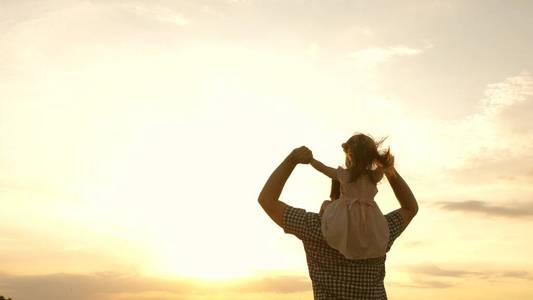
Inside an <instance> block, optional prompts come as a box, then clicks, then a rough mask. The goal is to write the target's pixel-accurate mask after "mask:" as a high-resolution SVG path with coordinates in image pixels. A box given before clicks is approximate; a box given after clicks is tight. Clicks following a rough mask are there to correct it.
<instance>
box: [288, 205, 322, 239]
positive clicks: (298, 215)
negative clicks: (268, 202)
mask: <svg viewBox="0 0 533 300" xmlns="http://www.w3.org/2000/svg"><path fill="white" fill-rule="evenodd" d="M283 231H285V233H288V234H293V235H295V236H296V237H297V238H299V239H300V240H306V239H310V238H314V237H317V236H320V235H321V231H320V216H319V215H318V214H317V213H312V212H306V211H305V210H303V209H301V208H294V207H292V206H289V207H287V209H285V212H284V214H283Z"/></svg>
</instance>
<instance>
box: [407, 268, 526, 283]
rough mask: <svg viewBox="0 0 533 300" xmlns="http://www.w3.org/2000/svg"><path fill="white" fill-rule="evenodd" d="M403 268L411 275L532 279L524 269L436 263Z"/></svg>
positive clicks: (451, 277)
mask: <svg viewBox="0 0 533 300" xmlns="http://www.w3.org/2000/svg"><path fill="white" fill-rule="evenodd" d="M405 270H406V271H407V272H408V273H409V274H411V275H425V276H430V277H440V278H449V279H453V278H482V279H487V278H513V279H526V280H533V277H532V276H531V274H530V273H529V272H528V271H524V270H512V271H509V270H485V269H477V270H474V271H473V270H465V269H452V268H441V267H439V266H436V265H429V264H421V265H414V266H408V267H405Z"/></svg>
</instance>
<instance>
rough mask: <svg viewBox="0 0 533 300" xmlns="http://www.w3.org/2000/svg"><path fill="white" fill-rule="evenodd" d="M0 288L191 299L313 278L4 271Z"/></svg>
mask: <svg viewBox="0 0 533 300" xmlns="http://www.w3.org/2000/svg"><path fill="white" fill-rule="evenodd" d="M0 288H1V289H2V291H3V292H4V293H5V296H9V297H12V298H13V299H17V300H18V299H22V300H24V299H43V300H72V299H77V300H86V299H87V300H89V299H95V298H96V299H101V300H115V299H119V298H120V297H122V296H123V295H128V299H148V298H149V299H151V297H153V295H164V297H163V296H158V297H156V298H157V299H184V298H185V299H190V298H193V297H194V296H198V295H203V294H205V293H206V292H208V293H219V294H228V295H229V294H235V293H237V294H246V293H282V294H285V293H294V292H302V291H311V282H310V280H309V279H308V278H307V277H303V276H273V277H261V278H255V279H249V280H241V281H235V282H233V283H217V282H201V281H193V280H187V279H173V280H169V279H161V278H152V277H146V276H140V275H136V274H124V273H117V272H98V273H92V274H48V275H10V274H6V273H0ZM120 299H121V298H120Z"/></svg>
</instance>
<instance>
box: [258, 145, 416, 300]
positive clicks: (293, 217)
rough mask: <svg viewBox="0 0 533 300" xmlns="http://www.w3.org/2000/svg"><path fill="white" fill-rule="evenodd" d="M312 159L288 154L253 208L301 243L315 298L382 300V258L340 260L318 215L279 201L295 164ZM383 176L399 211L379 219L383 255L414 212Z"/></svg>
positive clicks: (396, 182)
mask: <svg viewBox="0 0 533 300" xmlns="http://www.w3.org/2000/svg"><path fill="white" fill-rule="evenodd" d="M312 158H313V154H312V153H311V151H310V150H309V149H307V148H306V147H304V146H302V147H300V148H296V149H294V150H293V151H292V152H291V153H290V154H289V156H287V158H285V160H283V162H282V163H281V164H280V165H279V166H278V168H276V170H274V172H273V173H272V175H270V178H268V181H267V182H266V183H265V186H264V187H263V190H261V193H260V194H259V199H258V200H259V203H260V204H261V206H262V207H263V209H264V210H265V212H266V213H267V214H268V216H269V217H270V218H271V219H272V220H273V221H274V222H275V223H276V224H278V225H279V226H280V227H281V228H283V230H284V231H285V232H286V233H289V234H293V235H295V236H296V237H297V238H299V239H300V240H302V242H303V245H304V250H305V253H306V258H307V266H308V268H309V275H310V277H311V282H312V284H313V294H314V298H315V299H361V300H366V299H380V300H384V299H387V294H386V292H385V286H384V284H383V280H384V278H385V259H386V256H383V257H378V258H369V259H362V260H349V259H346V258H345V257H344V256H343V255H342V254H340V253H339V252H338V251H337V250H335V249H333V248H331V247H330V246H329V245H328V244H327V243H326V241H325V240H324V238H323V236H322V232H321V230H320V215H319V214H316V213H311V212H306V211H305V210H303V209H300V208H294V207H291V206H289V205H287V204H285V203H283V202H281V201H279V196H280V195H281V191H282V190H283V186H284V185H285V182H286V181H287V179H288V178H289V176H290V174H291V173H292V171H293V170H294V168H295V167H296V165H298V164H308V163H309V162H310V161H311V159H312ZM386 176H387V179H388V181H389V183H390V185H391V187H392V189H393V191H394V194H395V196H396V198H397V199H398V201H399V203H400V206H401V207H400V208H399V209H397V210H395V211H393V212H391V213H389V214H387V215H385V218H386V219H387V223H388V227H389V231H390V238H389V243H388V248H387V251H388V250H389V249H390V247H391V246H392V243H393V242H394V240H395V239H396V238H397V237H398V236H399V235H400V234H401V233H402V231H403V230H404V229H405V228H406V227H407V225H408V224H409V223H410V222H411V220H412V218H413V217H414V216H415V215H416V213H417V212H418V204H417V202H416V199H415V197H414V195H413V193H412V192H411V189H410V188H409V186H408V185H407V183H406V182H405V181H404V180H403V179H402V177H401V176H400V175H399V174H398V172H397V171H396V170H394V169H393V170H392V171H391V172H389V173H388V174H386Z"/></svg>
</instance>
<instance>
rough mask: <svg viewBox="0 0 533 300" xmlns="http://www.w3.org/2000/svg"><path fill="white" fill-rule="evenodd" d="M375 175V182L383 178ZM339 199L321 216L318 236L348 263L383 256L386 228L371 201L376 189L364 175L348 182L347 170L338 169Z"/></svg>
mask: <svg viewBox="0 0 533 300" xmlns="http://www.w3.org/2000/svg"><path fill="white" fill-rule="evenodd" d="M373 172H376V173H375V175H376V178H377V179H378V180H376V182H379V180H381V179H382V178H383V172H382V171H381V170H376V171H373ZM337 180H338V181H339V182H340V186H341V188H340V190H341V193H340V197H339V199H337V200H335V201H333V202H332V203H331V204H329V205H328V206H327V207H326V209H325V210H324V213H323V215H322V224H321V225H322V234H323V235H324V238H325V240H326V242H327V243H328V244H329V245H330V246H331V247H332V248H334V249H337V250H338V251H339V252H340V253H342V254H343V255H344V256H345V257H346V258H348V259H365V258H375V257H381V256H384V255H385V253H386V252H387V245H388V243H389V227H388V224H387V220H386V219H385V216H384V215H383V213H382V212H381V210H380V209H379V207H378V205H377V204H376V202H375V201H374V196H375V195H376V194H377V192H378V189H377V187H376V184H375V183H374V182H372V180H371V179H370V178H369V176H368V175H366V174H364V175H361V176H359V177H358V178H357V180H355V181H354V182H350V173H349V171H348V170H346V169H344V168H341V167H339V168H338V169H337Z"/></svg>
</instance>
